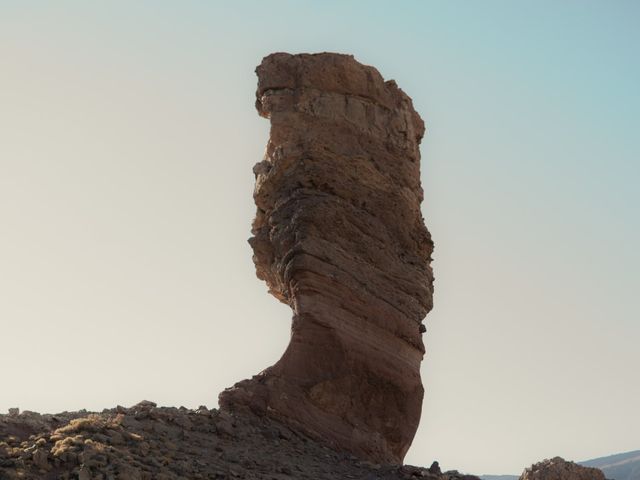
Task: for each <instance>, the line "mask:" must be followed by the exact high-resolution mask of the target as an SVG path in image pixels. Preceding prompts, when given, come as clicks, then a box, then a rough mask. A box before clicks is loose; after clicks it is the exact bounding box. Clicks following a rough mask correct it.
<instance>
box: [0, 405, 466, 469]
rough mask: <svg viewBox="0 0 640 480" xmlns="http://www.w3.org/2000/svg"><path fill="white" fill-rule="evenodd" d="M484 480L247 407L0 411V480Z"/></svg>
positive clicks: (148, 406) (145, 406) (151, 407)
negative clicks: (342, 443)
mask: <svg viewBox="0 0 640 480" xmlns="http://www.w3.org/2000/svg"><path fill="white" fill-rule="evenodd" d="M233 478H239V479H247V480H252V479H254V480H258V479H265V480H267V479H268V480H286V479H292V478H295V479H313V480H323V479H324V480H330V479H336V478H360V479H369V480H410V479H415V478H427V479H428V480H478V479H477V478H476V477H472V476H468V475H462V474H459V473H458V472H456V471H450V472H445V473H440V472H439V471H432V470H431V469H426V468H419V467H412V466H408V465H405V466H399V465H389V464H374V463H371V462H367V461H362V460H359V459H357V458H355V457H353V456H351V455H349V454H346V453H344V452H336V451H333V450H331V449H329V448H328V447H327V446H325V445H322V444H320V443H317V442H314V441H313V440H312V439H310V438H308V437H306V436H305V435H302V434H300V433H299V432H297V431H295V430H292V429H289V428H287V426H285V425H283V424H281V423H279V422H277V421H275V420H272V419H269V418H268V417H265V416H262V417H259V416H256V415H253V414H251V413H249V412H243V413H236V414H229V413H227V412H223V411H218V410H215V409H213V410H208V409H207V408H205V407H200V408H199V409H197V410H190V409H186V408H183V407H180V408H167V407H156V406H155V404H152V403H150V402H141V403H139V404H138V405H134V406H133V407H131V408H124V407H116V408H113V409H108V410H104V411H103V412H101V413H88V412H75V413H67V412H65V413H61V414H56V415H39V416H36V415H32V416H28V415H20V416H14V417H10V416H8V415H0V480H18V479H20V480H86V479H89V480H196V479H209V480H211V479H220V480H222V479H233Z"/></svg>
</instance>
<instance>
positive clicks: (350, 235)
mask: <svg viewBox="0 0 640 480" xmlns="http://www.w3.org/2000/svg"><path fill="white" fill-rule="evenodd" d="M256 72H257V74H258V90H257V95H256V96H257V102H256V107H257V109H258V112H259V114H260V115H262V116H263V117H266V118H269V119H270V121H271V133H270V138H269V142H268V144H267V149H266V154H265V158H264V160H263V161H261V162H259V163H258V164H257V165H256V166H255V167H254V173H255V175H256V187H255V193H254V198H255V202H256V205H257V213H256V218H255V220H254V221H253V229H252V233H253V237H252V238H251V239H250V244H251V246H252V247H253V251H254V263H255V265H256V271H257V275H258V277H259V278H260V279H262V280H264V281H265V282H266V283H267V285H268V287H269V291H270V293H271V294H273V295H274V296H275V297H276V298H278V299H279V300H280V301H282V302H284V303H286V304H288V305H289V306H291V308H292V310H293V321H292V326H291V340H290V343H289V346H288V347H287V349H286V351H285V352H284V354H283V355H282V358H281V359H280V360H279V361H278V362H277V363H276V364H275V365H273V366H272V367H270V368H267V369H266V370H265V371H263V372H262V373H260V374H259V375H257V376H255V377H253V378H252V379H250V380H244V381H241V382H239V383H237V384H236V385H235V386H233V387H232V388H230V389H227V390H225V391H224V392H222V393H221V394H220V406H221V408H222V409H225V410H228V411H236V410H239V409H242V408H248V409H250V410H251V411H253V412H254V413H257V414H259V415H267V416H269V417H272V418H275V419H278V420H280V421H282V422H284V423H286V424H288V425H290V426H292V427H295V428H296V429H299V430H302V431H304V432H305V433H307V434H308V435H311V436H313V437H315V438H318V439H322V440H323V441H325V442H328V443H329V444H331V445H332V446H334V447H336V448H338V449H342V450H345V451H348V452H351V453H353V454H355V455H357V456H359V457H360V458H364V459H368V460H371V461H376V462H396V463H401V462H402V459H403V458H404V455H405V453H406V451H407V449H408V448H409V446H410V444H411V441H412V440H413V437H414V434H415V431H416V429H417V427H418V423H419V420H420V413H421V407H422V399H423V391H424V390H423V387H422V383H421V380H420V363H421V361H422V358H423V355H424V353H425V349H424V344H423V341H422V337H421V336H422V333H423V332H424V331H425V327H424V325H423V324H422V323H421V322H422V320H423V319H424V317H425V316H426V314H427V312H429V310H431V308H432V293H433V274H432V270H431V267H430V262H431V253H432V250H433V243H432V241H431V236H430V234H429V232H428V231H427V229H426V228H425V226H424V221H423V218H422V215H421V212H420V204H421V202H422V199H423V192H422V188H421V185H420V152H419V149H418V146H419V144H420V140H421V139H422V136H423V134H424V124H423V122H422V120H421V118H420V116H419V115H418V114H417V113H416V112H415V110H414V109H413V106H412V102H411V99H410V98H409V97H408V96H407V95H406V94H405V93H404V92H403V91H402V90H400V89H399V88H398V86H397V85H396V83H395V82H394V81H392V80H391V81H386V82H385V81H384V80H383V78H382V76H381V75H380V73H378V71H377V70H376V69H375V68H373V67H369V66H365V65H362V64H360V63H358V62H357V61H356V60H354V58H353V57H352V56H350V55H339V54H332V53H321V54H315V55H310V54H300V55H290V54H286V53H276V54H273V55H270V56H268V57H266V58H265V59H264V60H263V61H262V64H261V65H260V66H259V67H258V68H257V70H256Z"/></svg>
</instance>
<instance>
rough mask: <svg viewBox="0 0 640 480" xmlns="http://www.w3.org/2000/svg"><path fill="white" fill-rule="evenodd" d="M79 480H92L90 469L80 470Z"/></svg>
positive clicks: (83, 468)
mask: <svg viewBox="0 0 640 480" xmlns="http://www.w3.org/2000/svg"><path fill="white" fill-rule="evenodd" d="M78 480H91V472H90V471H89V469H88V468H85V467H82V468H80V471H79V472H78Z"/></svg>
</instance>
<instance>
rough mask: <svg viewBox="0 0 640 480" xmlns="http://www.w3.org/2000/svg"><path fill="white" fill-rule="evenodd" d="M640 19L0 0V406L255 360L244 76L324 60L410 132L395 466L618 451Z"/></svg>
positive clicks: (633, 398)
mask: <svg viewBox="0 0 640 480" xmlns="http://www.w3.org/2000/svg"><path fill="white" fill-rule="evenodd" d="M639 24H640V3H639V2H636V1H627V2H625V1H604V0H603V1H601V2H590V1H586V0H585V1H577V0H576V1H571V0H569V1H562V2H557V1H549V2H544V1H536V2H529V1H526V2H525V1H504V2H497V1H482V2H481V1H475V2H471V1H466V2H462V1H440V2H426V1H425V2H417V1H416V2H409V1H405V2H400V1H398V2H374V1H364V0H363V1H326V0H323V1H314V2H312V1H254V2H241V1H239V2H235V1H234V2H232V1H228V2H211V1H195V0H193V1H185V0H181V1H173V2H169V1H156V0H154V1H151V0H149V1H136V2H131V1H109V2H98V1H95V2H92V1H75V2H71V1H55V2H54V1H49V2H43V1H25V0H20V1H18V0H16V1H6V0H0V272H1V274H0V327H1V328H0V338H1V340H2V341H1V342H0V366H1V375H0V382H1V384H0V411H6V409H7V408H9V407H14V406H19V407H21V408H22V409H31V410H37V411H41V412H53V411H61V410H75V409H80V408H87V409H94V410H96V409H97V410H100V409H102V408H105V407H112V406H115V405H116V404H122V405H131V404H133V403H136V402H138V401H140V400H142V399H149V400H154V401H156V402H158V403H159V404H162V405H175V406H179V405H185V406H188V407H197V406H198V405H201V404H205V405H207V406H209V407H213V406H216V403H217V394H218V392H219V391H221V390H222V389H223V388H225V387H227V386H230V385H232V384H233V383H234V382H235V381H237V380H240V379H243V378H247V377H249V376H251V375H253V374H255V373H257V372H258V371H260V370H261V369H263V368H264V367H266V366H268V365H270V364H272V363H274V362H275V361H276V360H277V359H278V357H279V355H280V354H281V353H282V352H283V351H284V348H285V346H286V344H287V340H288V332H289V326H290V317H291V314H290V310H289V309H288V307H286V306H284V305H281V304H279V303H278V301H276V300H275V299H274V298H272V297H270V296H269V295H267V292H266V287H265V285H264V284H263V283H261V282H260V281H259V280H257V279H256V277H255V273H254V268H253V263H252V261H251V250H250V248H249V246H248V244H247V242H246V240H247V238H248V237H249V236H250V223H251V219H252V217H253V213H254V205H253V200H252V189H253V173H252V171H251V168H252V166H253V164H254V163H256V162H257V161H259V160H260V159H261V157H262V154H263V151H264V146H265V144H266V141H267V137H268V122H267V121H266V120H264V119H262V118H260V117H258V115H257V114H256V112H255V110H254V106H253V103H254V92H255V86H256V77H255V75H254V72H253V70H254V68H255V66H256V65H257V64H258V63H259V62H260V60H261V59H262V57H263V56H265V55H267V54H269V53H271V52H274V51H288V52H294V53H295V52H317V51H338V52H344V53H352V54H354V55H355V56H356V58H357V59H358V60H360V61H361V62H363V63H366V64H371V65H374V66H376V67H377V68H378V69H379V70H380V72H381V73H382V75H383V76H384V77H385V78H386V79H390V78H393V79H395V80H396V81H397V82H398V84H399V85H400V86H401V87H402V88H403V89H404V90H405V91H406V92H407V93H408V94H409V95H410V96H411V97H413V100H414V105H415V107H416V109H417V110H418V111H419V112H420V113H421V115H422V116H423V118H424V119H425V121H426V123H427V135H426V137H425V140H424V142H423V145H422V153H423V179H422V181H423V184H424V188H425V202H424V205H423V211H424V215H425V218H426V221H427V225H428V227H429V229H430V230H431V232H432V234H433V238H434V240H435V242H436V250H435V254H434V259H435V261H434V264H433V266H434V269H435V274H436V293H435V309H434V310H433V312H432V313H431V314H430V315H429V316H428V318H427V326H428V332H427V334H426V337H425V340H426V344H427V356H426V357H425V361H424V363H423V369H422V373H423V381H424V383H425V387H426V397H425V402H424V408H423V419H422V423H421V426H420V429H419V431H418V434H417V436H416V439H415V441H414V444H413V447H412V448H411V450H410V452H409V455H408V456H407V459H406V460H407V462H411V463H414V464H421V465H429V464H430V463H431V462H432V461H433V460H436V459H437V460H439V461H440V463H441V465H442V466H443V468H446V469H452V468H456V469H459V470H463V471H468V472H473V473H476V474H481V473H520V472H521V471H522V469H523V468H524V467H525V466H527V465H529V464H531V463H532V462H534V461H538V460H541V459H542V458H545V457H550V456H554V455H561V456H564V457H566V458H568V459H574V460H583V459H586V458H591V457H595V456H601V455H606V454H609V453H615V452H620V451H626V450H633V449H638V448H640V443H639V442H640V439H639V436H638V432H639V431H640V412H639V407H638V406H639V405H640V381H639V380H638V379H639V377H640V375H639V373H638V369H639V367H640V348H639V343H640V322H638V320H639V318H638V306H637V302H638V298H639V297H638V290H639V289H640V281H639V279H638V272H639V271H640V254H639V253H638V245H639V244H640V215H638V207H639V206H640V189H639V188H638V185H639V183H640V140H639V137H640V128H639V127H640V120H639V118H640V92H639V88H638V86H639V85H640V60H639V59H640V29H638V25H639Z"/></svg>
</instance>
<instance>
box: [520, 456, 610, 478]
mask: <svg viewBox="0 0 640 480" xmlns="http://www.w3.org/2000/svg"><path fill="white" fill-rule="evenodd" d="M520 480H605V476H604V473H602V470H599V469H597V468H591V467H583V466H582V465H578V464H576V463H573V462H568V461H566V460H564V459H563V458H560V457H554V458H552V459H547V460H543V461H542V462H539V463H536V464H534V465H531V467H529V468H527V469H525V471H524V472H522V475H520Z"/></svg>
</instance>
